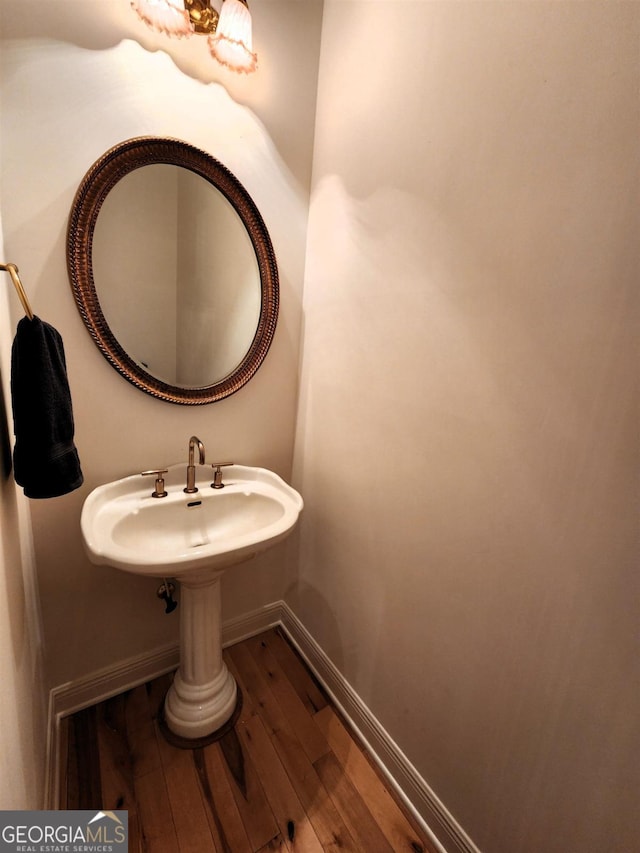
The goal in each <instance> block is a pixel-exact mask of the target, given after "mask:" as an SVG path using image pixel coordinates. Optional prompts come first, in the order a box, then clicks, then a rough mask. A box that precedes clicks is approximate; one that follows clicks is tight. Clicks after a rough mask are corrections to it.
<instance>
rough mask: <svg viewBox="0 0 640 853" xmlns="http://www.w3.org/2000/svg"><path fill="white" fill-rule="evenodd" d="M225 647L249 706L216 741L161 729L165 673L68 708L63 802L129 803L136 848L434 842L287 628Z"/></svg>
mask: <svg viewBox="0 0 640 853" xmlns="http://www.w3.org/2000/svg"><path fill="white" fill-rule="evenodd" d="M224 655H225V660H226V662H227V666H228V667H229V669H230V670H231V671H232V672H233V674H234V676H235V678H236V680H237V682H238V684H239V685H240V687H241V689H242V691H243V697H244V705H243V709H242V713H241V716H240V718H239V720H238V722H237V724H236V726H235V728H234V729H233V730H232V731H230V732H229V733H228V734H226V735H225V736H224V737H223V738H222V739H221V740H219V741H218V742H216V743H213V744H211V745H209V746H207V747H204V748H201V749H194V750H184V749H177V748H176V747H173V746H170V745H169V744H168V743H167V741H166V740H165V739H164V737H163V736H162V734H161V732H160V730H159V727H158V721H157V714H158V709H159V708H160V705H161V702H162V698H163V696H164V694H165V692H166V690H167V688H168V686H169V684H170V683H171V676H170V675H169V676H165V677H162V678H158V679H156V680H154V681H151V682H149V683H148V684H145V685H142V686H141V687H138V688H135V689H133V690H130V691H128V692H126V693H124V694H122V695H120V696H116V697H115V698H113V699H109V700H107V701H105V702H103V703H101V704H99V705H96V706H93V707H91V708H87V709H86V710H84V711H80V712H78V713H76V714H73V715H72V716H70V717H67V718H66V719H64V720H63V721H62V727H61V744H62V749H63V751H62V754H63V755H64V754H65V753H66V755H67V760H66V762H64V761H63V762H62V763H63V767H62V769H61V784H60V791H61V796H60V808H68V809H114V810H115V809H128V812H129V839H130V840H129V850H130V851H131V853H142V852H143V851H144V853H206V852H207V851H211V853H262V851H269V850H281V851H291V853H316V851H318V853H321V851H336V853H337V851H354V853H355V851H359V852H360V853H400V851H407V853H434V851H433V847H431V846H430V844H429V841H428V840H427V839H426V838H425V837H423V835H422V833H421V832H420V831H419V829H418V828H417V827H416V826H415V825H414V822H413V821H412V820H411V818H410V816H408V815H407V814H406V812H405V810H404V809H403V807H402V806H401V804H399V803H398V801H397V800H396V798H395V797H394V795H393V794H392V793H391V792H390V790H389V788H388V786H387V785H386V784H385V782H384V780H383V778H382V777H381V775H380V773H379V772H378V770H377V769H376V768H375V767H374V765H373V764H372V763H371V761H370V760H369V758H368V757H367V756H366V754H365V753H364V751H363V750H362V748H361V747H360V746H359V745H358V744H357V743H356V742H355V741H354V739H353V737H352V735H351V733H350V732H349V731H348V729H347V728H346V727H345V725H344V724H343V722H342V720H341V718H340V717H339V715H338V713H337V712H336V710H335V708H334V707H332V705H331V703H330V701H329V699H328V698H327V696H326V695H325V693H324V691H323V690H322V689H321V687H320V686H319V685H318V684H317V682H316V681H315V679H314V678H313V676H312V675H311V673H310V672H309V671H308V669H307V668H306V666H305V664H304V663H303V661H302V660H301V659H300V657H299V656H298V654H297V653H296V651H295V650H294V649H293V648H292V646H291V645H290V644H289V642H288V641H287V639H286V636H285V635H284V634H283V633H282V632H281V631H280V629H278V628H276V629H273V630H269V631H266V632H265V633H263V634H260V635H259V636H257V637H252V638H250V639H248V640H244V641H243V642H241V643H238V644H237V645H235V646H232V647H230V648H228V649H226V650H225V652H224Z"/></svg>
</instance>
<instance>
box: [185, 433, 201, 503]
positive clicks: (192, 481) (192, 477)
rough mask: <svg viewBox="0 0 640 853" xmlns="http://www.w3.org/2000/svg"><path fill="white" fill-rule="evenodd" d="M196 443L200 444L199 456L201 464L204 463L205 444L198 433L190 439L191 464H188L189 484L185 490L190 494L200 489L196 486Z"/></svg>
mask: <svg viewBox="0 0 640 853" xmlns="http://www.w3.org/2000/svg"><path fill="white" fill-rule="evenodd" d="M196 445H197V446H198V457H199V462H200V465H204V444H203V443H202V442H201V441H200V439H199V438H198V437H197V436H196V435H192V436H191V438H190V439H189V464H188V465H187V486H186V488H185V489H184V491H185V492H186V493H187V494H188V495H192V494H193V493H194V492H197V491H198V487H197V486H196V465H195V462H194V454H195V449H196Z"/></svg>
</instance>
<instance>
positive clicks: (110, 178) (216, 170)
mask: <svg viewBox="0 0 640 853" xmlns="http://www.w3.org/2000/svg"><path fill="white" fill-rule="evenodd" d="M67 266H68V270H69V279H70V281H71V286H72V288H73V292H74V296H75V299H76V303H77V305H78V309H79V311H80V314H81V316H82V318H83V320H84V322H85V324H86V326H87V328H88V330H89V332H90V334H91V336H92V337H93V339H94V341H95V343H96V344H97V346H98V348H99V349H100V351H101V352H102V354H103V355H104V356H105V358H106V359H107V360H108V361H109V363H110V364H111V365H112V366H113V367H115V369H116V370H118V371H119V373H121V374H122V375H123V376H124V377H125V379H127V380H128V381H129V382H131V383H132V384H134V385H135V386H136V387H138V388H140V389H141V390H142V391H145V392H147V393H148V394H152V395H153V396H154V397H158V398H160V399H162V400H167V401H168V402H171V403H181V404H186V405H195V404H201V403H213V402H215V401H216V400H221V399H223V398H224V397H228V396H229V395H230V394H233V393H234V392H235V391H237V390H238V389H239V388H241V387H242V386H243V385H245V384H246V383H247V382H248V381H249V379H251V377H252V376H253V375H254V373H255V372H256V370H257V369H258V367H259V366H260V364H261V363H262V361H263V360H264V358H265V356H266V354H267V351H268V349H269V346H270V345H271V341H272V339H273V335H274V332H275V326H276V321H277V317H278V303H279V288H278V271H277V266H276V261H275V255H274V252H273V247H272V245H271V240H270V237H269V234H268V232H267V229H266V226H265V224H264V222H263V220H262V217H261V215H260V213H259V211H258V209H257V207H256V206H255V204H254V202H253V200H252V198H251V196H250V195H249V194H248V193H247V191H246V190H245V189H244V187H243V186H242V185H241V184H240V182H239V181H238V180H237V179H236V178H235V177H234V176H233V175H232V174H231V172H229V170H228V169H226V168H225V167H224V166H223V165H222V164H221V163H219V162H218V161H217V160H216V159H215V158H213V157H211V156H210V155H209V154H207V153H205V152H204V151H201V150H199V149H198V148H195V147H193V146H192V145H189V144H188V143H186V142H181V141H179V140H174V139H160V138H155V137H142V138H138V139H130V140H127V141H126V142H122V143H120V144H119V145H116V146H115V147H114V148H111V149H110V150H109V151H107V152H106V153H105V154H104V155H103V156H102V157H101V158H100V159H99V160H98V161H97V162H96V163H94V165H93V166H92V167H91V168H90V169H89V171H88V172H87V174H86V175H85V177H84V179H83V180H82V183H81V184H80V187H79V189H78V191H77V193H76V196H75V199H74V202H73V206H72V208H71V215H70V217H69V227H68V234H67Z"/></svg>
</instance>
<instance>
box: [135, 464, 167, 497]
mask: <svg viewBox="0 0 640 853" xmlns="http://www.w3.org/2000/svg"><path fill="white" fill-rule="evenodd" d="M168 470H169V469H168V468H157V469H156V470H155V471H141V472H140V476H141V477H149V476H151V475H153V476H155V478H156V487H155V489H154V490H153V491H152V492H151V497H152V498H166V496H167V495H168V492H166V491H165V488H164V477H163V476H162V475H163V474H166V473H167V471H168Z"/></svg>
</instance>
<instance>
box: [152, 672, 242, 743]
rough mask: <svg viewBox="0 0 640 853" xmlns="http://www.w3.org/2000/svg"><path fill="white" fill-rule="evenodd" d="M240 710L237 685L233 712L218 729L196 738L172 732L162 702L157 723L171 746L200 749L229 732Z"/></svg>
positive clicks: (240, 703) (239, 695) (240, 697)
mask: <svg viewBox="0 0 640 853" xmlns="http://www.w3.org/2000/svg"><path fill="white" fill-rule="evenodd" d="M241 711H242V691H241V690H240V688H239V687H238V689H237V694H236V706H235V708H234V709H233V713H232V714H231V716H230V717H229V719H228V720H227V722H226V723H224V724H223V725H222V726H220V728H219V729H216V730H215V731H214V732H211V734H208V735H206V736H205V737H198V738H186V737H180V735H177V734H175V732H172V731H171V729H170V728H169V726H168V725H167V721H166V720H165V716H164V702H163V704H162V705H161V706H160V713H159V714H158V725H159V727H160V731H161V732H162V736H163V737H164V739H165V740H166V741H167V743H170V744H171V746H176V747H178V749H201V748H202V747H205V746H209V744H210V743H215V742H216V741H217V740H220V739H221V738H223V737H224V736H225V735H226V734H227V732H230V731H231V729H232V728H233V727H234V726H235V724H236V721H237V719H238V717H239V716H240V712H241Z"/></svg>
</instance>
